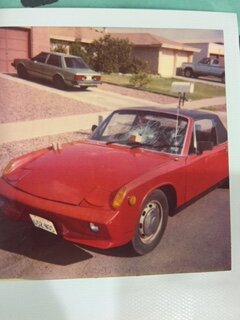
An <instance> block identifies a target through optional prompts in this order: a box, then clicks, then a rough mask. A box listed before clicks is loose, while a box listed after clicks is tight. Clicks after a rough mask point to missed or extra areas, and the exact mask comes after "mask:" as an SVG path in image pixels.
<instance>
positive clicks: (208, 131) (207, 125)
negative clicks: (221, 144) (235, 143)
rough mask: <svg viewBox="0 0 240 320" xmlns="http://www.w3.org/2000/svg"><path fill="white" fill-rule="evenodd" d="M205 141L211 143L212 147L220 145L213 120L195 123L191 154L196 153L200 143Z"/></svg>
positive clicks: (202, 120)
mask: <svg viewBox="0 0 240 320" xmlns="http://www.w3.org/2000/svg"><path fill="white" fill-rule="evenodd" d="M204 141H208V142H211V143H212V146H216V145H217V144H218V141H217V130H216V124H215V121H214V120H212V119H201V120H197V121H195V123H194V132H193V133H192V138H191V143H190V149H189V154H193V153H196V151H197V145H198V143H199V142H204Z"/></svg>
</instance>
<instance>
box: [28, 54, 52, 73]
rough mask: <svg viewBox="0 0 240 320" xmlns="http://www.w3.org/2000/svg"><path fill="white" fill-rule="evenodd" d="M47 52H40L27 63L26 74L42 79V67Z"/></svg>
mask: <svg viewBox="0 0 240 320" xmlns="http://www.w3.org/2000/svg"><path fill="white" fill-rule="evenodd" d="M48 55H49V54H48V53H47V52H41V53H39V54H38V55H37V56H35V57H33V58H32V59H31V60H29V62H28V73H29V74H30V75H32V76H34V77H38V78H44V67H45V62H46V60H47V57H48Z"/></svg>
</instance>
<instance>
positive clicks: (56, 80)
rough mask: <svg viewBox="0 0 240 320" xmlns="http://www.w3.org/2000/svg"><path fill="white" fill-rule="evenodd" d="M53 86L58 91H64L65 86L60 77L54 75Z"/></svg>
mask: <svg viewBox="0 0 240 320" xmlns="http://www.w3.org/2000/svg"><path fill="white" fill-rule="evenodd" d="M53 84H54V86H55V88H57V89H59V90H64V89H65V88H66V85H65V82H64V80H63V78H62V77H60V76H59V75H56V76H54V77H53Z"/></svg>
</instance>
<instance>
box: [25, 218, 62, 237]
mask: <svg viewBox="0 0 240 320" xmlns="http://www.w3.org/2000/svg"><path fill="white" fill-rule="evenodd" d="M30 218H31V219H32V222H33V224H34V225H35V227H37V228H40V229H43V230H46V231H48V232H51V233H54V234H57V231H56V229H55V227H54V224H53V223H52V222H51V221H49V220H47V219H44V218H42V217H38V216H35V215H33V214H30Z"/></svg>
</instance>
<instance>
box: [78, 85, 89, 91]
mask: <svg viewBox="0 0 240 320" xmlns="http://www.w3.org/2000/svg"><path fill="white" fill-rule="evenodd" d="M87 88H88V87H87V86H81V87H80V89H81V90H82V91H86V90H87Z"/></svg>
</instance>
